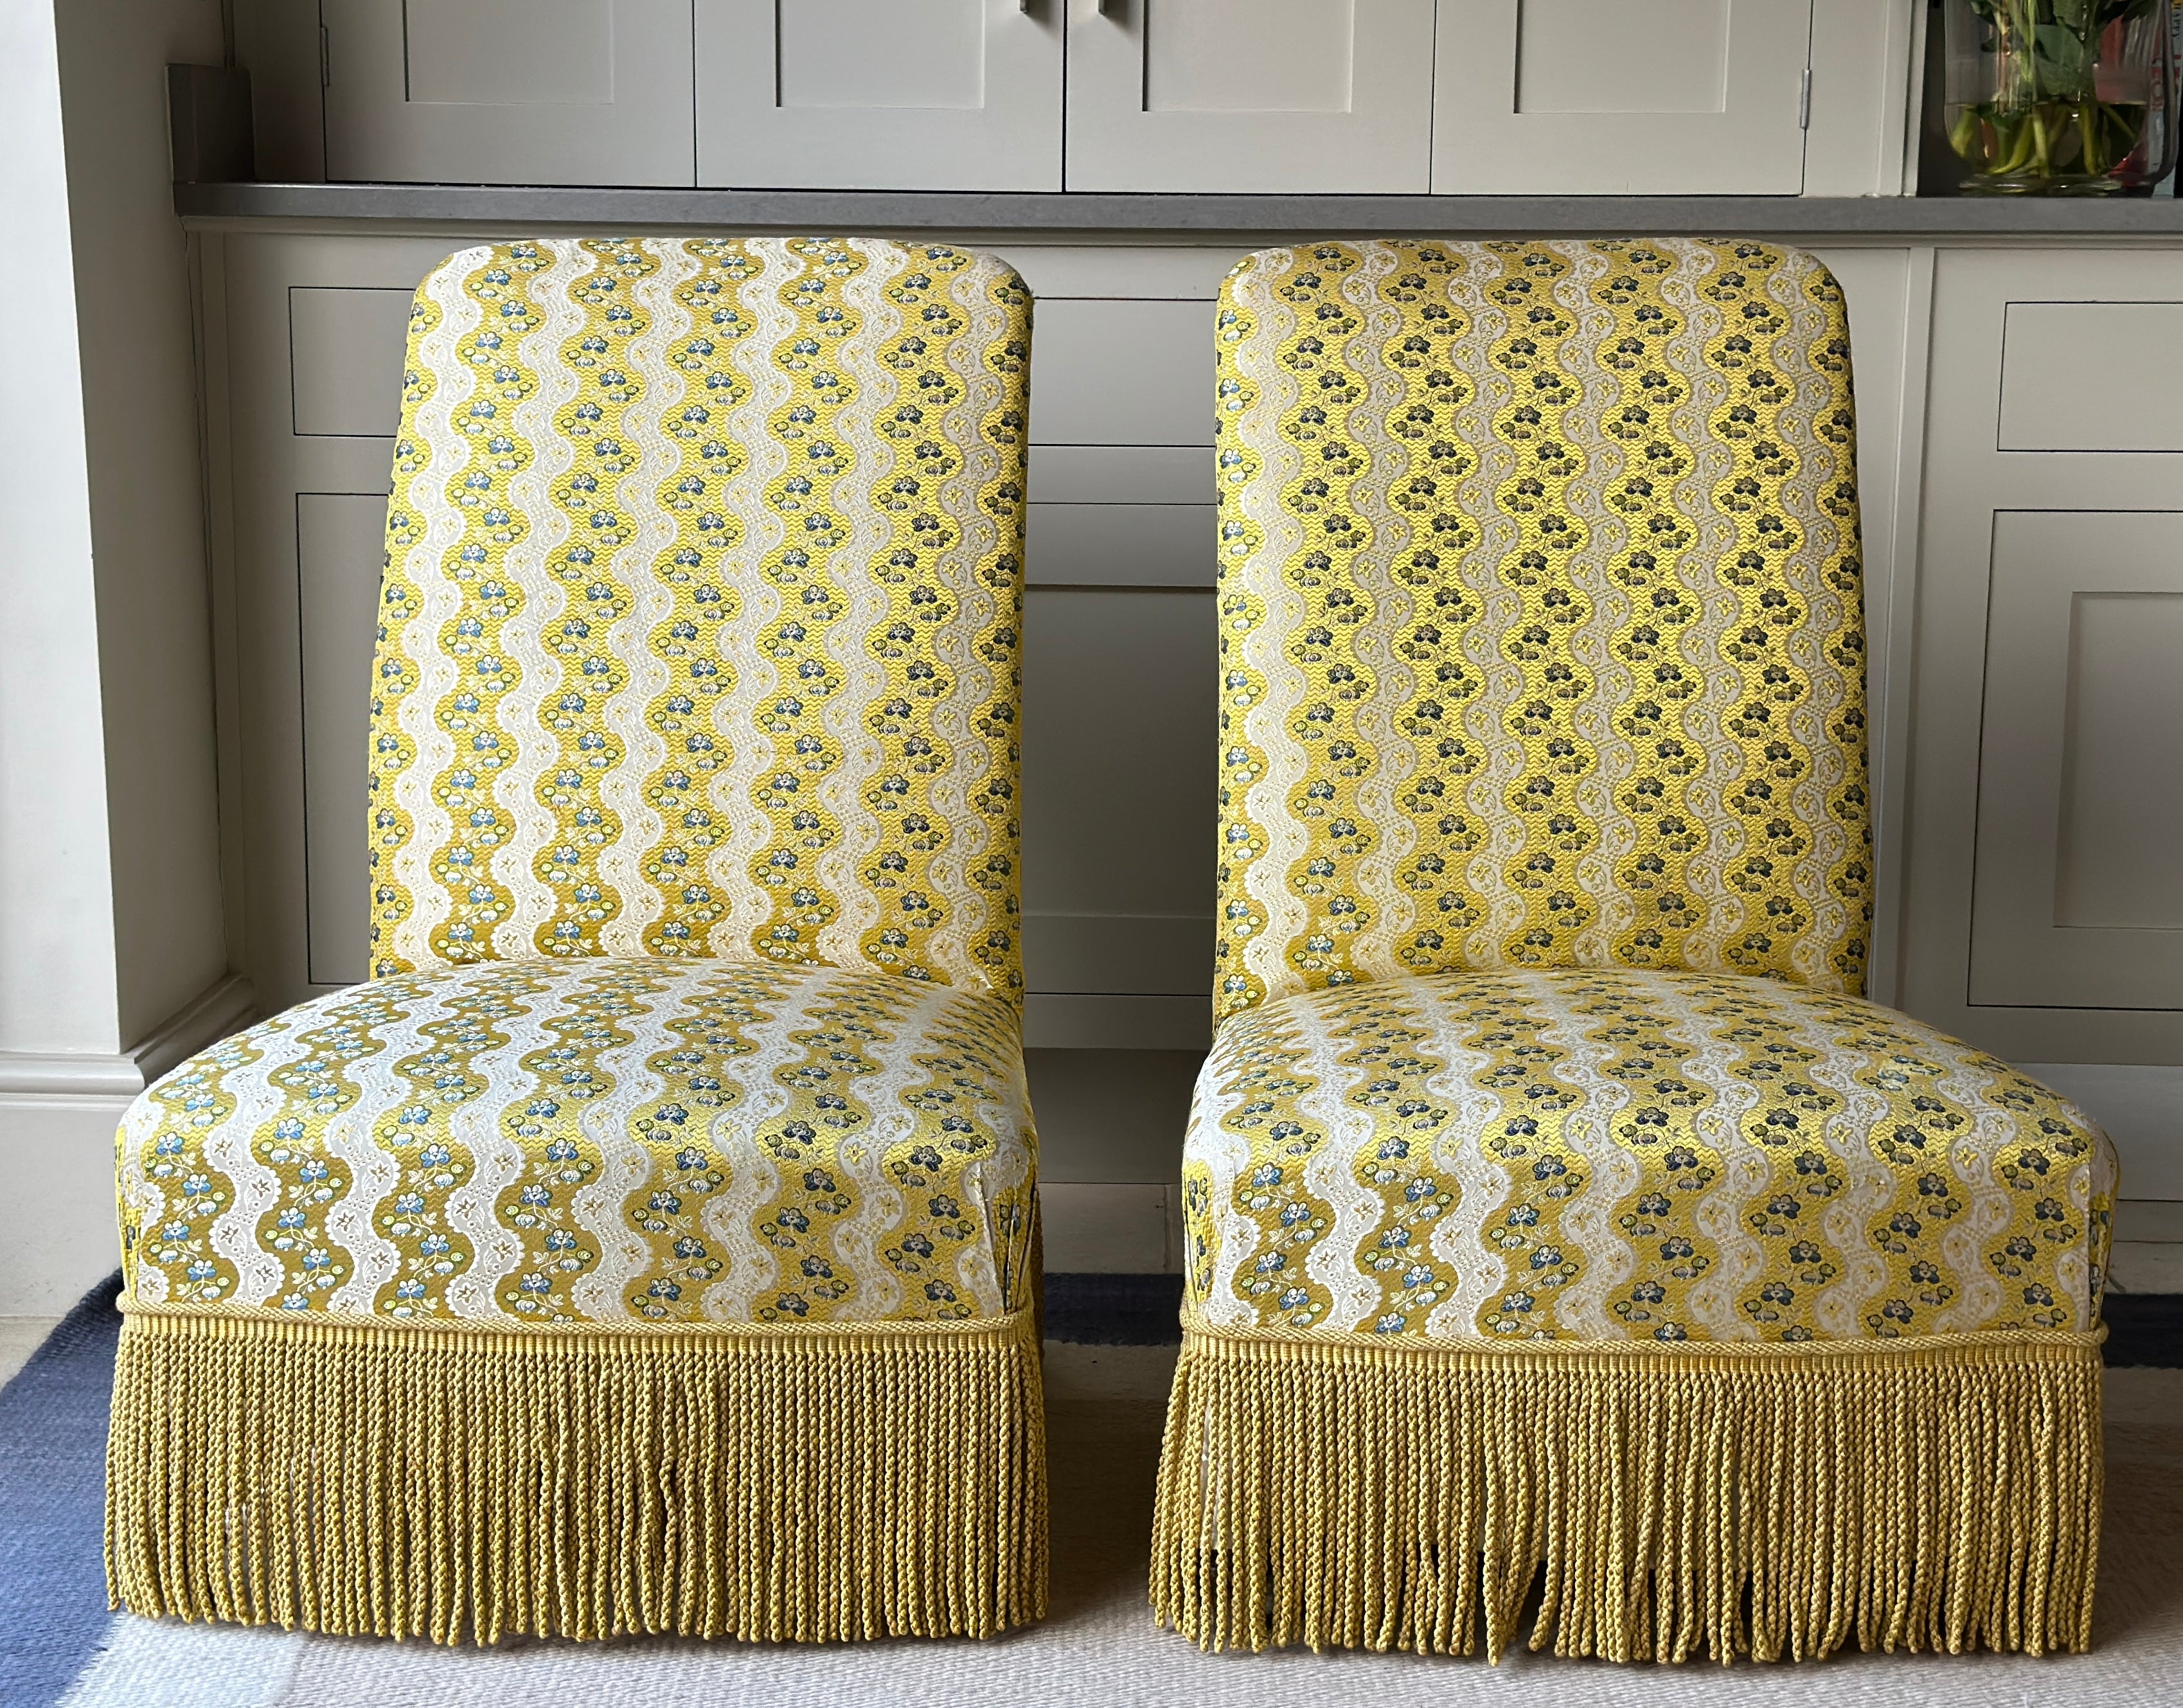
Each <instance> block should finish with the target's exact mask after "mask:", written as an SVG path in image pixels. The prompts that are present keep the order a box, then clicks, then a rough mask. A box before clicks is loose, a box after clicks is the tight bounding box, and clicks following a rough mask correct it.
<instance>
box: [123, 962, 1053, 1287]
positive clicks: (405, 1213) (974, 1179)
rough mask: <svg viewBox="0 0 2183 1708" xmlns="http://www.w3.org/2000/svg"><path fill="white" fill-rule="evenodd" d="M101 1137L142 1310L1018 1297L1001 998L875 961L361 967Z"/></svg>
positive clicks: (201, 1063) (1031, 1149)
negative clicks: (107, 1143) (355, 979)
mask: <svg viewBox="0 0 2183 1708" xmlns="http://www.w3.org/2000/svg"><path fill="white" fill-rule="evenodd" d="M120 1145H121V1153H122V1154H121V1158H120V1164H121V1199H122V1207H123V1224H124V1225H123V1237H124V1241H125V1256H126V1258H127V1267H128V1279H129V1287H130V1292H131V1297H132V1298H133V1299H134V1300H138V1301H141V1302H143V1303H147V1304H155V1305H156V1304H168V1305H200V1306H201V1305H208V1304H214V1305H219V1306H223V1307H227V1308H232V1307H235V1306H262V1307H264V1308H266V1309H268V1310H279V1311H286V1312H333V1313H337V1314H344V1315H351V1316H353V1315H358V1314H369V1315H375V1316H377V1317H381V1318H404V1317H458V1318H468V1319H481V1320H488V1321H495V1322H503V1323H507V1324H508V1325H510V1326H515V1325H519V1324H521V1323H526V1322H536V1323H546V1322H560V1323H608V1324H611V1323H617V1322H641V1321H653V1322H666V1323H674V1322H681V1323H796V1322H798V1321H808V1322H812V1323H819V1322H824V1321H829V1320H831V1321H836V1322H842V1321H854V1322H919V1321H922V1322H945V1321H949V1320H959V1319H965V1318H976V1317H996V1316H1000V1315H1003V1314H1006V1313H1008V1312H1012V1311H1014V1310H1016V1309H1018V1308H1019V1307H1020V1306H1023V1305H1025V1303H1027V1302H1028V1300H1029V1296H1030V1292H1029V1285H1030V1283H1029V1278H1028V1276H1027V1274H1026V1266H1027V1262H1028V1260H1029V1255H1030V1241H1031V1221H1032V1214H1031V1209H1032V1206H1031V1197H1032V1178H1033V1171H1034V1162H1035V1151H1036V1140H1035V1139H1034V1137H1033V1134H1032V1131H1031V1127H1030V1118H1029V1115H1028V1112H1027V1108H1026V1103H1025V1094H1024V1084H1023V1067H1022V1056H1021V1051H1020V1049H1019V1031H1018V1026H1017V1022H1016V1017H1015V1013H1014V1009H1013V1007H1012V1006H1009V1005H1008V1004H1007V1003H1005V1002H1003V1001H998V1000H996V999H994V998H992V997H988V996H984V995H975V994H973V993H969V992H966V991H962V990H953V989H950V988H948V987H946V986H943V985H938V984H930V983H925V982H920V981H919V980H916V979H909V978H905V977H903V976H901V975H899V974H897V973H887V972H884V971H878V970H871V969H842V968H832V967H822V966H786V967H784V966H767V965H755V964H743V963H741V962H723V961H714V960H707V961H669V960H664V959H655V958H650V957H632V958H620V957H597V958H592V959H586V960H575V961H553V962H544V961H538V962H486V963H483V964H480V965H475V966H470V967H464V968H453V969H444V970H440V971H434V972H427V973H408V974H403V975H401V976H397V977H390V978H385V979H378V980H375V981H374V982H372V983H370V984H362V985H358V986H356V987H354V988H353V989H351V990H343V991H341V992H338V993H336V994H335V995H330V996H325V997H321V998H319V999H318V1000H316V1001H311V1002H307V1003H305V1004H303V1006H299V1007H297V1008H293V1009H291V1010H290V1011H289V1012H286V1013H285V1014H282V1015H281V1016H280V1017H278V1018H275V1019H272V1020H269V1021H266V1022H265V1023H263V1024H261V1025H258V1026H254V1027H253V1028H251V1029H249V1030H248V1031H247V1032H243V1033H241V1034H237V1035H236V1036H235V1037H232V1038H230V1039H228V1040H226V1041H225V1042H224V1043H222V1044H219V1045H217V1046H215V1047H214V1048H213V1049H211V1050H208V1051H205V1052H203V1054H202V1055H199V1056H195V1057H193V1058H192V1060H190V1061H188V1062H185V1063H184V1064H183V1065H182V1066H181V1067H178V1068H176V1069H175V1071H174V1072H173V1073H169V1074H168V1075H166V1076H165V1077H164V1079H161V1080H160V1081H159V1082H158V1084H156V1085H154V1086H153V1087H152V1088H151V1089H150V1090H147V1092H145V1093H144V1095H142V1097H141V1098H139V1099H138V1100H137V1101H136V1105H135V1106H133V1107H132V1108H131V1111H130V1113H129V1115H128V1117H126V1119H125V1122H124V1123H123V1126H122V1130H121V1135H120Z"/></svg>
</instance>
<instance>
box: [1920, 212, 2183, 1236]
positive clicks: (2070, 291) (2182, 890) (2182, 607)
mask: <svg viewBox="0 0 2183 1708" xmlns="http://www.w3.org/2000/svg"><path fill="white" fill-rule="evenodd" d="M1932 327H1933V331H1932V356H1931V377H1930V396H1929V402H1928V410H1927V423H1926V429H1925V435H1926V443H1927V452H1926V458H1927V461H1926V473H1925V515H1924V528H1923V542H1922V555H1921V565H1920V572H1919V628H1918V643H1917V659H1916V688H1915V702H1914V718H1913V720H1912V724H1911V727H1912V730H1913V741H1912V747H1911V753H1910V760H1911V766H1912V771H1911V787H1910V790H1909V802H1910V820H1909V839H1908V851H1909V853H1908V879H1907V884H1906V888H1905V891H1904V912H1903V933H1902V1004H1903V1006H1905V1007H1907V1008H1908V1009H1909V1010H1910V1011H1911V1012H1914V1013H1915V1014H1917V1015H1919V1017H1921V1018H1925V1019H1929V1020H1931V1021H1933V1022H1935V1023H1938V1024H1941V1025H1944V1026H1947V1028H1948V1029H1950V1030H1952V1031H1954V1032H1957V1033H1959V1034H1962V1035H1963V1036H1964V1037H1967V1038H1969V1039H1970V1040H1973V1041H1974V1042H1976V1043H1980V1044H1982V1045H1985V1046H1986V1047H1987V1048H1988V1049H1991V1050H1992V1051H1994V1052H1995V1053H1996V1054H1997V1055H2000V1056H2005V1057H2007V1058H2008V1059H2009V1060H2012V1061H2015V1062H2026V1063H2030V1064H2035V1065H2036V1064H2048V1065H2046V1066H2038V1067H2037V1071H2040V1072H2042V1073H2047V1074H2048V1077H2050V1078H2052V1079H2054V1080H2055V1082H2056V1083H2057V1084H2059V1085H2060V1086H2061V1087H2062V1089H2064V1090H2067V1091H2070V1092H2071V1093H2072V1094H2073V1095H2080V1096H2081V1097H2083V1098H2085V1100H2086V1101H2087V1102H2089V1103H2091V1104H2092V1105H2093V1106H2095V1107H2096V1108H2097V1107H2098V1106H2100V1101H2101V1099H2102V1096H2103V1095H2107V1094H2108V1093H2111V1092H2112V1091H2113V1090H2114V1085H2111V1084H2109V1083H2108V1082H2110V1081H2113V1082H2114V1084H2123V1083H2124V1082H2125V1081H2126V1082H2129V1083H2130V1084H2132V1085H2135V1084H2136V1081H2137V1080H2138V1079H2142V1078H2143V1077H2144V1076H2145V1075H2147V1074H2164V1075H2166V1076H2167V1078H2166V1079H2165V1081H2164V1096H2165V1098H2166V1101H2167V1103H2168V1106H2169V1110H2170V1111H2171V1113H2170V1115H2169V1123H2170V1124H2173V1123H2174V1121H2175V1117H2174V1116H2173V1113H2172V1111H2173V1109H2174V1108H2175V1106H2177V1105H2178V1104H2179V1103H2183V1069H2177V1068H2174V1067H2167V1066H2165V1065H2164V1064H2169V1063H2173V1062H2178V1061H2183V863H2179V862H2178V861H2177V859H2176V856H2175V850H2176V847H2177V846H2178V843H2179V840H2183V687H2179V683H2183V674H2179V671H2178V668H2177V663H2178V660H2179V659H2183V253H2179V252H2176V251H2174V250H2171V249H2163V250H2154V251H2147V250H2136V251H2132V250H2123V249H2092V248H2082V247H2071V248H2069V249H2066V250H2064V249H2032V248H2026V247H2018V248H2013V249H2008V250H1997V249H1962V250H1944V251H1942V252H1941V254H1940V257H1939V258H1938V263H1937V266H1936V274H1935V283H1934V302H1933V317H1932ZM2052 1064H2062V1065H2061V1066H2059V1067H2054V1066H2052ZM2086 1064H2089V1065H2086ZM2138 1156H2161V1157H2162V1158H2163V1160H2162V1161H2160V1162H2158V1165H2157V1166H2158V1167H2159V1168H2160V1169H2161V1170H2164V1173H2161V1174H2160V1175H2158V1177H2157V1178H2152V1179H2148V1178H2145V1177H2144V1175H2143V1174H2142V1173H2141V1170H2140V1167H2139V1163H2138ZM2125 1163H2126V1166H2127V1167H2129V1168H2130V1170H2131V1172H2132V1176H2133V1178H2131V1180H2130V1194H2131V1195H2132V1196H2147V1195H2151V1196H2168V1197H2176V1196H2183V1151H2178V1152H2176V1153H2175V1155H2174V1156H2169V1155H2168V1154H2167V1153H2166V1152H2152V1151H2143V1152H2139V1153H2137V1154H2136V1155H2133V1153H2132V1148H2131V1147H2130V1145H2127V1144H2125Z"/></svg>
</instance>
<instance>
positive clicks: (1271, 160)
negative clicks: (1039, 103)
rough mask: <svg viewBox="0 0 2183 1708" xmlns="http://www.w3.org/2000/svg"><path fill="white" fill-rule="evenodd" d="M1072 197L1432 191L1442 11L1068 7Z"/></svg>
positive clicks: (1238, 2)
mask: <svg viewBox="0 0 2183 1708" xmlns="http://www.w3.org/2000/svg"><path fill="white" fill-rule="evenodd" d="M1432 44H1433V14H1432V4H1431V0H1069V188H1070V189H1071V190H1120V191H1134V190H1145V191H1161V190H1165V191H1201V192H1209V191H1303V192H1310V191H1320V192H1325V193H1335V192H1339V191H1351V192H1358V193H1365V192H1379V193H1385V192H1405V191H1406V192H1409V193H1412V194H1416V193H1419V192H1421V191H1424V190H1425V188H1426V187H1427V186H1428V183H1429V180H1430V155H1431V144H1432Z"/></svg>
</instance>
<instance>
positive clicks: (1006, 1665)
mask: <svg viewBox="0 0 2183 1708" xmlns="http://www.w3.org/2000/svg"><path fill="white" fill-rule="evenodd" d="M1174 1358H1175V1354H1174V1352H1173V1351H1172V1350H1163V1349H1158V1348H1148V1347H1091V1346H1050V1347H1049V1348H1048V1349H1047V1410H1048V1416H1049V1431H1050V1438H1051V1442H1052V1462H1053V1480H1054V1490H1053V1493H1054V1510H1053V1560H1054V1574H1053V1617H1052V1618H1051V1619H1050V1620H1048V1621H1047V1623H1045V1624H1044V1625H1042V1626H1039V1627H1037V1628H1034V1629H1031V1630H1027V1631H1022V1632H1019V1633H1014V1635H1011V1636H1009V1637H1007V1638H1004V1639H1001V1640H999V1641H997V1642H994V1643H989V1644H975V1643H968V1642H956V1643H890V1644H876V1645H871V1646H868V1647H864V1648H835V1649H812V1650H797V1649H772V1648H753V1647H746V1646H742V1645H736V1644H709V1645H708V1644H688V1643H663V1642H638V1643H625V1644H608V1645H601V1646H598V1647H578V1646H575V1645H573V1644H558V1643H553V1644H547V1643H530V1644H510V1645H508V1646H507V1647H504V1648H502V1649H499V1650H434V1649H429V1648H426V1647H424V1646H422V1645H418V1644H391V1643H374V1642H362V1641H334V1640H329V1639H319V1638H302V1637H295V1636H290V1635H287V1634H286V1633H277V1632H258V1631H237V1630H231V1629H211V1628H204V1627H197V1628H184V1627H181V1626H175V1625H161V1624H153V1623H152V1622H148V1621H144V1620H137V1619H130V1618H124V1619H121V1620H119V1621H117V1622H116V1628H115V1630H116V1634H115V1639H114V1644H113V1645H112V1647H111V1648H109V1649H108V1651H107V1653H106V1654H105V1655H104V1656H103V1659H102V1660H101V1661H98V1662H97V1664H95V1665H94V1666H92V1668H91V1670H90V1671H89V1672H87V1673H86V1675H85V1677H84V1678H83V1679H82V1680H81V1683H79V1684H78V1685H77V1687H76V1689H75V1693H74V1694H72V1695H70V1696H69V1699H68V1702H69V1708H212V1705H218V1708H303V1705H308V1708H352V1705H353V1708H469V1705H475V1708H553V1705H560V1704H570V1705H578V1704H583V1705H588V1704H594V1703H597V1704H624V1703H627V1704H642V1705H646V1708H654V1705H656V1708H694V1705H698V1704H712V1703H722V1704H726V1703H738V1704H740V1703H750V1704H754V1705H764V1708H805V1705H808V1708H864V1705H874V1708H877V1705H880V1704H886V1705H889V1708H896V1705H900V1708H922V1705H928V1704H929V1705H932V1708H971V1705H982V1704H1002V1703H1007V1704H1024V1703H1030V1704H1041V1705H1043V1704H1054V1705H1081V1708H1118V1705H1122V1704H1137V1703H1146V1704H1169V1703H1172V1704H1176V1705H1188V1708H1288V1705H1291V1704H1301V1703H1319V1702H1325V1703H1343V1704H1347V1703H1358V1704H1366V1705H1370V1708H1410V1705H1418V1708H1425V1705H1430V1708H1450V1705H1458V1704H1464V1703H1469V1702H1479V1703H1488V1702H1490V1703H1492V1704H1495V1705H1497V1708H1498V1705H1509V1708H1659V1705H1675V1704H1682V1703H1691V1704H1706V1705H1711V1704H1723V1705H1741V1704H1780V1705H1785V1708H1786V1705H1789V1704H1796V1705H1799V1708H1822V1705H1823V1708H1913V1705H1915V1708H1927V1705H1935V1708H1957V1705H1961V1708H2032V1705H2039V1708H2048V1705H2057V1708H2063V1705H2075V1704H2080V1703H2082V1704H2086V1705H2098V1708H2170V1705H2177V1704H2183V1371H2175V1370H2117V1371H2111V1372H2109V1373H2108V1522H2107V1534H2106V1541H2105V1544H2104V1549H2103V1552H2102V1576H2101V1589H2100V1617H2099V1646H2098V1647H2097V1650H2095V1651H2094V1652H2093V1653H2092V1654H2091V1655H2083V1656H2072V1657H2068V1658H2064V1659H2048V1660H2040V1661H2030V1660H2025V1659H2023V1658H2021V1657H2016V1656H2005V1655H1969V1656H1964V1657H1961V1658H1956V1657H1950V1656H1945V1655H1941V1656H1934V1655H1855V1654H1852V1655H1844V1656H1839V1657H1837V1658H1836V1659H1835V1660H1832V1661H1827V1662H1825V1663H1823V1664H1821V1665H1819V1666H1801V1667H1797V1666H1752V1665H1744V1666H1736V1667H1733V1668H1728V1667H1721V1666H1714V1665H1712V1664H1711V1663H1697V1664H1693V1665H1691V1666H1683V1667H1661V1666H1633V1667H1617V1666H1606V1665H1603V1664H1600V1663H1597V1662H1591V1661H1556V1660H1553V1659H1552V1658H1550V1657H1547V1658H1541V1657H1536V1656H1533V1655H1518V1656H1515V1657H1513V1658H1511V1659H1509V1660H1508V1661H1504V1662H1503V1664H1502V1665H1501V1666H1499V1667H1497V1668H1495V1667H1488V1666H1486V1664H1485V1663H1484V1662H1483V1661H1468V1660H1443V1659H1420V1658H1419V1657H1418V1656H1415V1655H1357V1654H1344V1655H1312V1654H1310V1653H1308V1652H1305V1651H1291V1652H1288V1653H1282V1654H1274V1655H1201V1654H1200V1653H1199V1652H1198V1651H1197V1650H1196V1649H1195V1648H1193V1647H1192V1646H1191V1644H1188V1643H1186V1642H1185V1641H1184V1640H1183V1639H1180V1638H1179V1637H1176V1636H1175V1635H1174V1634H1173V1633H1169V1632H1164V1631H1161V1630H1159V1629H1158V1628H1155V1627H1154V1625H1153V1622H1152V1616H1151V1614H1150V1611H1148V1610H1147V1606H1146V1605H1145V1538H1146V1535H1147V1531H1148V1529H1149V1527H1150V1522H1151V1516H1152V1486H1153V1465H1154V1462H1155V1460H1156V1459H1157V1457H1158V1447H1159V1428H1160V1419H1161V1414H1162V1409H1163V1406H1164V1400H1165V1398H1166V1392H1167V1378H1168V1374H1169V1371H1170V1370H1171V1369H1172V1367H1173V1365H1174Z"/></svg>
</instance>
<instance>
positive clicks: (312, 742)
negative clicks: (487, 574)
mask: <svg viewBox="0 0 2183 1708" xmlns="http://www.w3.org/2000/svg"><path fill="white" fill-rule="evenodd" d="M385 554H386V494H385V493H383V492H372V493H358V492H299V493H298V494H297V495H296V603H297V612H298V613H299V616H300V624H301V632H302V641H303V889H304V897H305V900H304V907H305V918H304V941H305V961H306V970H307V972H308V977H309V979H310V982H311V983H312V984H355V983H357V982H358V980H360V979H363V978H364V975H365V974H366V973H367V972H369V969H370V962H371V951H370V944H371V918H370V914H369V899H368V898H369V891H368V885H369V877H368V875H367V873H368V872H369V868H368V867H367V865H366V863H365V861H364V812H365V807H364V770H365V763H364V762H365V758H366V754H365V751H364V749H365V746H366V744H367V743H368V742H369V740H370V724H371V716H370V711H371V650H372V643H373V637H374V635H375V632H376V622H375V613H376V612H377V610H378V606H379V572H380V564H381V561H382V559H383V558H384V557H385Z"/></svg>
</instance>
